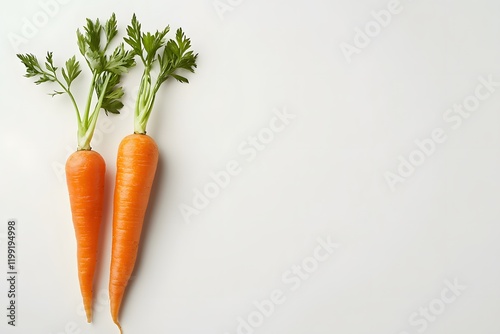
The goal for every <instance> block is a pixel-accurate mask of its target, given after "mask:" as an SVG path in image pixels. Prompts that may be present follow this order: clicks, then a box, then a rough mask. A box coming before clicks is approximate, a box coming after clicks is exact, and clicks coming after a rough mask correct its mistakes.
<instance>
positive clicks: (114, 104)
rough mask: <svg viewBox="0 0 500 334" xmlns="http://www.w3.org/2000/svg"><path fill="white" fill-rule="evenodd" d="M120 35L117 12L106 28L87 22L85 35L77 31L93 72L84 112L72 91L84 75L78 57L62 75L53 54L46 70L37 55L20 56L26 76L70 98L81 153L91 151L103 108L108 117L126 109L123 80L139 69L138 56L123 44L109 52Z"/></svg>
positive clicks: (71, 60)
mask: <svg viewBox="0 0 500 334" xmlns="http://www.w3.org/2000/svg"><path fill="white" fill-rule="evenodd" d="M117 34H118V29H117V21H116V16H115V14H114V13H113V14H112V15H111V17H110V18H109V19H108V20H107V21H106V22H105V24H104V25H102V24H101V22H100V21H99V19H96V20H94V21H92V20H90V19H87V20H86V25H85V26H84V27H83V32H82V31H80V29H78V30H77V31H76V35H77V45H78V49H79V51H80V53H81V55H82V56H83V58H84V59H85V62H86V63H87V65H88V68H89V70H90V71H91V73H92V80H91V82H90V89H89V93H88V97H87V101H86V104H85V107H84V108H83V109H82V112H80V109H79V108H78V104H77V103H76V100H75V97H74V96H73V93H72V92H71V84H72V83H73V82H74V81H75V79H76V78H77V77H78V76H79V75H80V73H81V72H82V70H81V69H80V63H79V62H78V60H76V57H75V56H72V57H71V58H69V59H68V60H67V61H66V63H65V66H64V67H63V68H61V69H60V72H59V68H58V67H57V66H55V65H54V61H53V56H52V52H47V55H46V57H45V63H44V67H42V66H41V65H40V63H39V61H38V59H37V58H36V56H35V55H33V54H18V55H17V57H18V58H19V59H20V60H21V62H22V63H23V64H24V65H25V67H26V74H25V76H26V77H28V78H30V77H36V78H37V80H36V81H35V84H37V85H38V84H41V83H44V82H55V83H57V84H58V85H59V86H60V87H61V88H62V90H60V91H58V90H54V92H53V93H50V95H51V96H56V95H61V94H64V93H67V94H68V95H69V97H70V99H71V101H72V103H73V106H74V107H75V110H76V115H77V121H78V149H79V150H90V149H91V148H90V141H91V140H92V136H93V134H94V129H95V126H96V123H97V118H98V116H99V111H100V110H101V109H103V110H104V111H105V113H106V114H108V113H113V114H117V113H119V111H120V109H121V108H122V107H123V103H122V102H121V98H122V97H123V94H124V92H123V88H122V87H121V85H120V79H121V76H122V75H123V74H124V73H126V72H127V71H128V70H129V69H130V68H131V67H133V66H135V60H134V56H135V54H134V52H132V51H127V50H125V48H124V44H123V43H121V44H119V45H118V46H117V47H116V48H115V49H114V50H113V51H112V52H108V47H109V45H110V43H111V42H112V41H113V40H114V38H115V37H116V35H117ZM58 73H61V75H62V79H60V78H59V76H58ZM94 95H95V96H96V97H97V101H96V102H95V103H94V106H93V107H92V100H93V98H94Z"/></svg>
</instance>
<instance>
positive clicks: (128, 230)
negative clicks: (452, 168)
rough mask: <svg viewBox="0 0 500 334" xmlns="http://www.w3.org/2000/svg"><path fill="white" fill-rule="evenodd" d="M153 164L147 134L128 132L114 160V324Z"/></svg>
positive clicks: (152, 145)
mask: <svg viewBox="0 0 500 334" xmlns="http://www.w3.org/2000/svg"><path fill="white" fill-rule="evenodd" d="M157 164H158V147H157V146H156V143H155V141H154V140H153V138H151V137H150V136H148V135H146V134H144V135H142V134H132V135H129V136H127V137H125V138H124V139H123V140H122V142H121V143H120V147H119V149H118V160H117V162H116V167H117V171H116V184H115V194H114V208H115V210H114V211H113V243H112V250H111V268H112V270H111V277H110V281H109V296H110V304H111V305H110V306H111V316H112V318H113V321H114V322H115V323H116V324H117V325H118V326H119V324H118V312H119V310H120V305H121V301H122V298H123V295H124V293H125V287H126V286H127V282H128V280H129V278H130V276H131V275H132V271H133V269H134V264H135V260H136V257H137V249H138V246H139V240H140V237H141V230H142V226H143V221H144V215H145V213H146V208H147V206H148V201H149V195H150V192H151V187H152V185H153V179H154V176H155V173H156V166H157Z"/></svg>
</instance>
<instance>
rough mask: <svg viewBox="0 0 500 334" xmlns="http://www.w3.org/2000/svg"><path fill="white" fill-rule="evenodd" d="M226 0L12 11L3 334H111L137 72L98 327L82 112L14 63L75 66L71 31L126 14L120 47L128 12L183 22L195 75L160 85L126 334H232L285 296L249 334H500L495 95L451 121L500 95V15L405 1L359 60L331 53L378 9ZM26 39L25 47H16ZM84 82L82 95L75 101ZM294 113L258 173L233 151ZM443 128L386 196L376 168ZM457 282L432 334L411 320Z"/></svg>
mask: <svg viewBox="0 0 500 334" xmlns="http://www.w3.org/2000/svg"><path fill="white" fill-rule="evenodd" d="M226 1H227V0H225V1H224V0H222V1H221V2H222V3H226ZM231 3H232V4H233V5H229V6H231V9H232V10H227V11H226V12H224V13H222V14H221V15H219V14H220V13H218V12H217V10H216V9H215V7H214V3H213V2H212V0H204V1H201V0H197V1H159V0H158V1H151V0H143V1H141V2H140V3H139V2H136V3H135V4H133V3H132V2H124V1H109V2H106V3H103V2H102V1H96V0H89V1H85V2H83V1H81V2H80V1H76V0H74V1H69V2H68V3H66V4H58V5H57V8H55V7H52V8H51V10H52V12H51V13H50V14H51V15H50V16H49V15H47V14H45V17H48V20H47V22H43V16H44V14H40V13H43V8H42V5H41V4H40V3H39V2H38V1H36V0H28V1H11V2H9V4H8V7H7V5H4V7H3V9H2V12H1V14H0V36H1V37H2V38H1V39H0V43H1V46H0V63H1V67H2V70H1V80H0V124H1V131H0V156H1V160H0V218H1V221H2V227H1V228H0V233H2V235H1V236H2V237H3V240H2V244H1V245H0V247H2V248H1V249H2V251H1V254H3V255H1V256H0V260H1V265H0V267H1V268H5V266H4V263H5V261H6V260H5V235H4V233H5V225H6V222H7V219H9V218H16V219H17V220H18V222H19V231H18V241H19V254H18V255H19V273H20V276H19V286H18V290H19V297H18V304H19V310H18V326H17V327H16V328H12V327H10V326H7V324H6V322H7V319H6V317H5V316H4V315H2V314H3V313H5V311H1V312H0V319H3V320H1V321H0V332H1V333H9V334H10V333H26V334H28V333H29V334H32V333H42V334H61V333H65V334H69V333H102V334H103V333H117V330H116V327H115V326H114V325H113V323H112V321H111V317H110V315H109V310H108V305H107V298H106V287H107V284H108V273H109V255H110V245H111V242H110V241H111V240H110V239H111V200H112V196H111V195H112V189H113V175H114V171H115V167H114V165H115V155H116V150H117V146H118V143H119V141H120V140H121V138H123V137H124V136H125V135H127V134H129V133H131V132H132V131H133V120H132V117H131V115H130V112H131V110H132V109H131V108H132V105H133V99H134V96H133V94H132V92H133V90H134V88H135V87H137V86H138V80H139V75H140V68H136V69H134V70H133V71H132V72H131V73H130V75H129V76H127V78H126V79H125V88H126V89H127V92H128V93H129V94H128V95H127V97H126V101H127V102H126V103H125V104H126V106H125V108H124V110H123V115H121V116H109V117H106V116H105V115H104V114H103V115H101V118H100V122H99V125H98V129H100V130H99V131H100V140H98V141H94V143H93V148H94V149H95V150H96V151H98V152H100V153H101V154H102V155H103V157H104V158H105V159H106V162H107V181H108V182H107V189H106V194H107V197H106V199H107V201H106V216H105V220H104V222H103V228H102V234H101V237H102V238H101V249H102V252H101V255H100V264H99V270H98V272H97V275H96V279H95V290H96V293H98V294H99V297H98V298H97V300H96V302H95V307H96V310H95V314H94V323H93V324H91V325H88V324H86V323H85V318H84V316H83V314H82V313H81V311H79V309H80V307H79V305H80V304H81V297H80V293H79V288H78V281H77V271H76V257H75V240H74V232H73V226H72V222H71V216H70V210H69V201H68V195H67V190H66V185H65V182H64V178H63V175H61V174H60V173H57V167H58V166H61V165H63V164H64V162H65V159H66V157H67V155H68V154H69V152H71V151H72V150H74V148H75V147H76V121H75V118H74V112H73V110H72V106H71V104H70V103H69V100H68V98H67V97H66V96H57V97H54V98H51V97H49V96H48V95H46V93H48V92H50V91H51V90H52V89H53V88H55V87H51V86H50V85H41V86H35V85H34V84H33V83H32V81H33V80H28V79H25V78H23V77H22V75H23V74H24V67H23V66H22V64H21V63H20V62H19V61H18V59H17V58H16V57H15V53H16V52H32V53H35V54H36V55H38V56H39V57H40V58H42V57H43V56H44V54H45V52H46V51H48V50H50V51H53V52H54V57H55V61H56V62H57V63H58V64H61V63H62V62H63V61H64V60H65V59H67V58H68V57H70V56H71V55H73V54H77V52H78V48H77V46H76V37H75V30H76V29H77V28H78V27H81V26H82V25H83V24H84V22H85V18H86V17H90V18H97V17H99V18H101V19H102V20H105V19H106V18H108V17H109V15H110V14H111V13H112V12H116V14H117V18H118V24H119V27H120V28H121V33H122V35H123V32H124V27H125V25H126V24H127V23H128V22H129V20H130V18H131V15H132V13H133V12H135V13H137V15H138V18H139V20H140V21H141V22H142V23H143V28H144V29H145V30H155V29H160V28H162V27H164V26H165V25H167V24H170V25H171V27H172V28H173V29H176V28H177V27H179V26H182V27H183V29H184V30H185V32H186V33H187V35H188V36H189V37H191V39H192V44H193V47H194V50H195V51H196V52H198V53H199V59H198V69H197V72H196V73H195V74H193V75H192V74H189V75H188V78H189V80H190V81H191V82H190V84H188V85H186V84H179V83H176V82H173V81H172V82H168V83H167V84H165V87H163V88H162V89H161V91H160V93H159V94H160V96H159V97H158V99H157V102H156V106H155V110H154V111H153V112H154V114H153V116H152V117H151V120H150V124H149V127H148V133H149V134H150V135H151V136H152V137H153V138H155V140H156V141H157V142H158V145H159V148H160V154H161V163H160V165H159V170H158V174H157V178H156V184H155V188H154V194H153V197H154V199H153V200H152V202H151V203H150V204H151V205H150V210H149V214H148V217H147V221H146V223H145V226H146V227H145V230H144V234H143V239H142V248H141V251H140V257H139V262H138V263H139V264H138V266H137V270H136V271H135V274H134V277H133V280H132V282H131V284H130V286H129V289H128V290H127V297H126V300H125V303H124V305H123V307H122V312H121V316H120V318H121V321H122V325H123V328H124V333H126V334H133V333H153V332H154V333H177V334H195V333H196V334H198V333H200V334H225V333H226V332H227V333H229V334H235V333H238V324H239V322H238V321H239V320H238V317H242V318H244V319H247V317H248V316H249V315H250V314H252V312H254V311H255V310H256V309H255V306H254V304H253V303H254V301H257V300H258V301H261V300H263V299H266V298H269V296H270V294H271V292H272V291H273V290H275V289H278V290H281V291H283V292H284V294H285V296H286V301H285V302H284V303H283V304H281V305H277V306H276V308H275V311H274V313H273V314H272V315H271V316H269V317H266V318H265V319H264V321H263V323H262V324H260V326H259V327H258V328H252V329H251V331H248V329H247V331H246V332H245V331H242V330H240V331H239V333H245V334H249V333H250V332H252V331H253V332H255V333H258V334H275V333H288V334H299V333H300V334H302V333H315V334H331V333H343V334H344V333H345V334H374V333H381V334H382V333H384V334H400V333H402V332H403V331H406V332H407V333H408V334H413V333H419V331H420V332H426V333H429V334H431V333H443V334H445V333H446V334H447V333H454V334H470V333H483V334H497V333H499V332H500V320H499V318H498V314H500V302H499V300H500V299H499V298H500V285H499V282H500V270H499V268H500V260H499V257H498V254H499V252H500V243H499V242H498V235H499V233H500V227H499V225H498V222H499V218H500V205H499V204H498V203H500V178H499V177H498V172H499V171H500V131H499V128H498V125H499V122H500V115H499V113H498V111H499V110H500V92H499V91H498V90H499V89H498V88H499V87H497V88H496V91H495V92H494V93H493V94H492V95H491V96H490V97H489V98H487V99H485V100H484V101H480V105H479V107H478V108H477V109H476V110H475V111H474V112H472V113H471V115H470V117H468V118H467V119H464V120H463V123H462V124H461V125H460V127H458V128H456V129H453V128H452V125H453V124H454V123H449V122H448V123H447V122H446V121H445V120H444V119H443V115H444V114H445V112H446V110H447V109H448V108H450V107H453V105H454V104H459V103H462V102H463V101H464V99H466V98H468V97H471V96H473V94H474V93H475V89H476V87H477V86H478V84H479V80H478V78H479V77H481V76H482V77H483V78H488V76H490V75H491V76H492V80H493V81H496V82H499V81H500V16H499V13H500V2H498V1H494V0H490V1H486V0H483V1H465V0H460V1H439V2H438V3H436V1H430V0H419V1H416V0H413V1H410V0H401V2H400V5H399V8H400V12H399V13H398V14H396V15H393V16H392V17H391V22H390V23H389V24H388V25H387V26H386V27H383V28H382V29H381V31H380V32H379V33H378V34H373V35H376V36H374V37H372V38H370V39H371V41H370V43H369V45H367V46H366V47H364V48H360V49H359V53H357V54H354V55H352V57H351V60H352V61H351V62H350V63H349V62H348V61H347V59H346V57H345V56H344V54H343V52H342V51H341V47H340V46H341V45H342V43H349V44H351V45H354V38H355V31H356V30H355V29H356V28H360V29H364V28H365V25H366V24H368V23H370V22H371V21H373V20H374V19H373V17H372V14H371V12H372V11H377V12H378V11H380V10H383V9H385V8H387V6H388V1H384V0H372V1H368V0H363V1H349V0H341V1H326V0H323V1H322V0H315V1H285V0H280V1H277V0H272V1H236V0H233V1H232V2H231ZM49 11H50V10H49ZM37 15H38V16H37ZM40 15H41V16H40ZM34 17H35V18H34ZM25 19H26V20H28V21H29V22H32V23H33V22H35V23H36V22H38V23H37V24H38V25H39V27H38V29H37V30H38V31H36V32H32V36H24V37H23V32H22V29H23V25H25V24H26V21H24V20H25ZM36 20H39V21H36ZM40 20H41V21H40ZM14 34H15V35H18V36H20V37H23V38H25V40H23V41H22V43H20V44H19V45H18V46H17V48H16V47H14V45H13V44H12V43H11V39H12V38H13V36H14ZM358 44H359V43H358ZM80 60H81V59H80ZM88 79H89V76H88V74H85V75H83V76H82V77H81V78H80V81H81V82H82V84H81V85H77V86H75V88H76V89H77V91H78V92H77V95H78V97H79V98H80V101H82V97H83V95H85V93H86V91H87V80H88ZM284 108H285V109H286V110H287V111H288V112H289V113H291V114H293V115H295V118H294V119H293V121H291V122H290V123H289V124H288V125H287V126H286V127H285V129H284V130H283V131H281V132H279V133H275V135H274V140H273V141H272V142H270V143H269V144H267V145H266V146H265V148H264V149H263V150H262V151H260V152H259V153H258V155H257V157H256V158H255V159H253V160H252V161H247V160H246V158H248V156H247V155H241V154H239V153H238V147H239V146H240V145H242V144H243V143H244V141H245V140H247V137H248V136H253V135H257V134H259V132H260V131H261V130H262V129H264V128H266V127H267V126H268V124H269V122H270V120H271V119H272V118H273V115H274V114H273V110H275V109H278V110H283V109H284ZM105 120H107V121H112V123H110V124H112V125H109V124H106V122H105ZM435 128H441V129H443V131H444V132H445V135H446V141H445V142H444V143H441V144H438V145H437V146H436V148H435V151H434V152H433V154H431V155H430V156H428V157H426V158H425V161H424V162H423V163H422V164H421V165H420V166H418V167H416V168H415V170H414V172H413V174H412V175H411V176H409V177H407V178H405V182H403V183H397V184H396V185H395V188H394V190H391V188H390V186H389V184H388V182H387V181H386V178H385V174H386V172H392V173H397V169H398V164H399V160H398V157H399V156H400V155H401V156H402V157H403V158H405V159H408V158H409V156H410V154H411V153H412V152H414V151H415V150H417V149H418V147H417V146H416V144H415V143H414V141H415V140H423V139H425V138H429V137H430V136H431V133H432V131H433V129H435ZM95 139H97V138H95ZM233 159H234V160H236V161H238V162H239V164H240V166H241V169H242V170H241V173H240V174H239V175H237V176H235V177H233V178H232V179H231V182H230V184H229V186H227V187H226V188H225V189H223V190H222V191H221V192H220V194H219V195H218V196H216V197H215V198H213V199H211V200H210V203H209V205H208V206H207V207H206V208H205V209H202V210H200V212H199V214H198V215H196V216H192V217H191V218H192V219H191V221H192V222H191V224H187V223H186V221H185V219H183V216H182V215H181V213H180V211H179V206H180V205H181V204H186V205H192V200H193V196H194V190H195V189H200V190H201V189H203V187H204V186H205V185H206V184H207V183H208V182H210V181H211V179H210V176H209V174H210V173H211V172H214V171H215V172H216V171H220V170H223V169H224V168H225V165H226V164H227V163H228V162H229V161H231V160H233ZM328 236H330V238H331V239H332V240H333V241H334V242H336V243H339V244H340V246H339V248H338V249H337V250H335V252H334V253H333V254H331V256H330V257H329V258H328V259H327V260H326V261H324V262H322V263H320V264H319V266H318V268H317V270H313V271H312V273H311V274H310V277H309V278H308V279H307V280H304V281H303V282H302V284H301V286H300V288H298V289H296V290H295V291H292V290H291V287H292V285H291V284H287V283H286V282H284V281H283V279H282V275H283V274H284V273H286V272H287V270H289V269H290V268H291V266H292V265H293V264H299V265H300V264H301V263H302V261H303V260H304V259H306V258H307V257H309V256H311V255H312V254H313V252H314V249H315V247H316V246H317V241H316V239H317V238H327V237H328ZM5 271H6V270H4V269H2V272H5ZM4 274H5V273H4ZM4 274H1V273H0V275H1V277H3V275H4ZM445 280H449V281H450V282H453V281H454V280H457V281H458V282H459V284H460V285H463V286H465V287H466V288H465V290H464V291H463V292H462V293H461V295H460V296H458V297H457V298H456V299H455V301H454V302H453V303H450V304H446V305H445V309H444V311H443V310H439V313H440V314H438V315H435V316H433V318H432V319H433V320H432V321H430V320H426V321H424V323H426V326H425V328H424V325H423V324H422V320H421V322H420V324H419V325H416V324H415V323H410V322H409V318H410V317H411V316H412V314H413V315H414V312H417V314H418V312H420V311H419V308H421V307H426V308H428V307H429V304H430V303H431V304H433V305H434V307H436V305H437V306H439V305H442V304H440V302H439V300H440V298H441V291H442V290H443V289H444V288H445V287H446V284H445V283H444V282H445ZM0 282H1V283H0V295H1V296H2V298H0V302H1V303H2V306H1V307H0V309H2V310H4V309H5V308H4V306H3V305H5V303H6V297H5V296H6V289H7V286H6V281H5V280H4V279H1V280H0ZM420 310H421V309H420ZM254 315H255V314H254ZM416 319H425V318H422V317H421V316H418V318H416ZM403 333H404V332H403Z"/></svg>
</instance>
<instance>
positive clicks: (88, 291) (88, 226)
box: [66, 151, 106, 322]
mask: <svg viewBox="0 0 500 334" xmlns="http://www.w3.org/2000/svg"><path fill="white" fill-rule="evenodd" d="M105 172H106V164H105V163H104V159H103V158H102V156H101V155H100V154H99V153H97V152H95V151H76V152H75V153H73V154H71V155H70V156H69V158H68V160H67V161H66V182H67V184H68V191H69V198H70V203H71V212H72V216H73V224H74V227H75V235H76V241H77V245H76V247H77V260H78V278H79V280H80V290H81V293H82V296H83V306H84V308H85V313H86V314H87V321H88V322H91V319H92V285H93V284H92V282H93V279H94V272H95V267H96V261H97V244H98V236H99V229H100V226H101V220H102V208H103V203H104V175H105Z"/></svg>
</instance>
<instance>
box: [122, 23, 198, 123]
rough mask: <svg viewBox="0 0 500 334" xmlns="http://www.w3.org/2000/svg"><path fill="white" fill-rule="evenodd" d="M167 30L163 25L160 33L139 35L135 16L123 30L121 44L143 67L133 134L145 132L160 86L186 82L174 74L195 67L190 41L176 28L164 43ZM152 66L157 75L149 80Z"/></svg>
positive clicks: (139, 25)
mask: <svg viewBox="0 0 500 334" xmlns="http://www.w3.org/2000/svg"><path fill="white" fill-rule="evenodd" d="M169 31H170V27H169V26H167V27H165V28H164V29H163V30H161V31H158V30H157V31H156V32H154V33H150V32H146V33H143V32H142V31H141V24H140V23H139V21H138V20H137V17H136V15H135V14H134V15H133V16H132V20H131V22H130V25H129V26H128V27H127V37H125V38H124V41H125V43H127V44H128V45H130V47H131V48H132V50H133V52H134V54H136V55H138V56H139V58H140V59H141V61H142V64H143V65H144V72H143V75H142V78H141V83H140V86H139V92H138V96H137V100H136V106H135V113H134V114H135V125H134V132H135V133H146V125H147V122H148V120H149V117H150V115H151V111H152V109H153V106H154V101H155V96H156V93H157V92H158V89H159V88H160V86H161V84H162V83H163V82H165V81H166V80H167V79H168V78H170V77H172V78H174V79H176V80H177V81H179V82H182V83H188V82H189V81H188V79H187V78H186V77H184V76H182V75H180V74H179V73H178V72H179V71H182V70H187V71H189V72H194V69H195V68H196V59H197V57H198V54H194V53H193V51H190V48H191V40H190V39H189V38H187V37H186V35H185V34H184V32H183V31H182V29H180V28H179V29H177V32H176V35H175V39H170V40H168V41H166V39H165V36H166V35H167V34H168V32H169ZM155 64H157V65H156V67H157V68H158V71H159V72H158V75H157V77H156V78H155V80H153V79H152V77H151V72H152V69H153V67H154V66H155Z"/></svg>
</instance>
